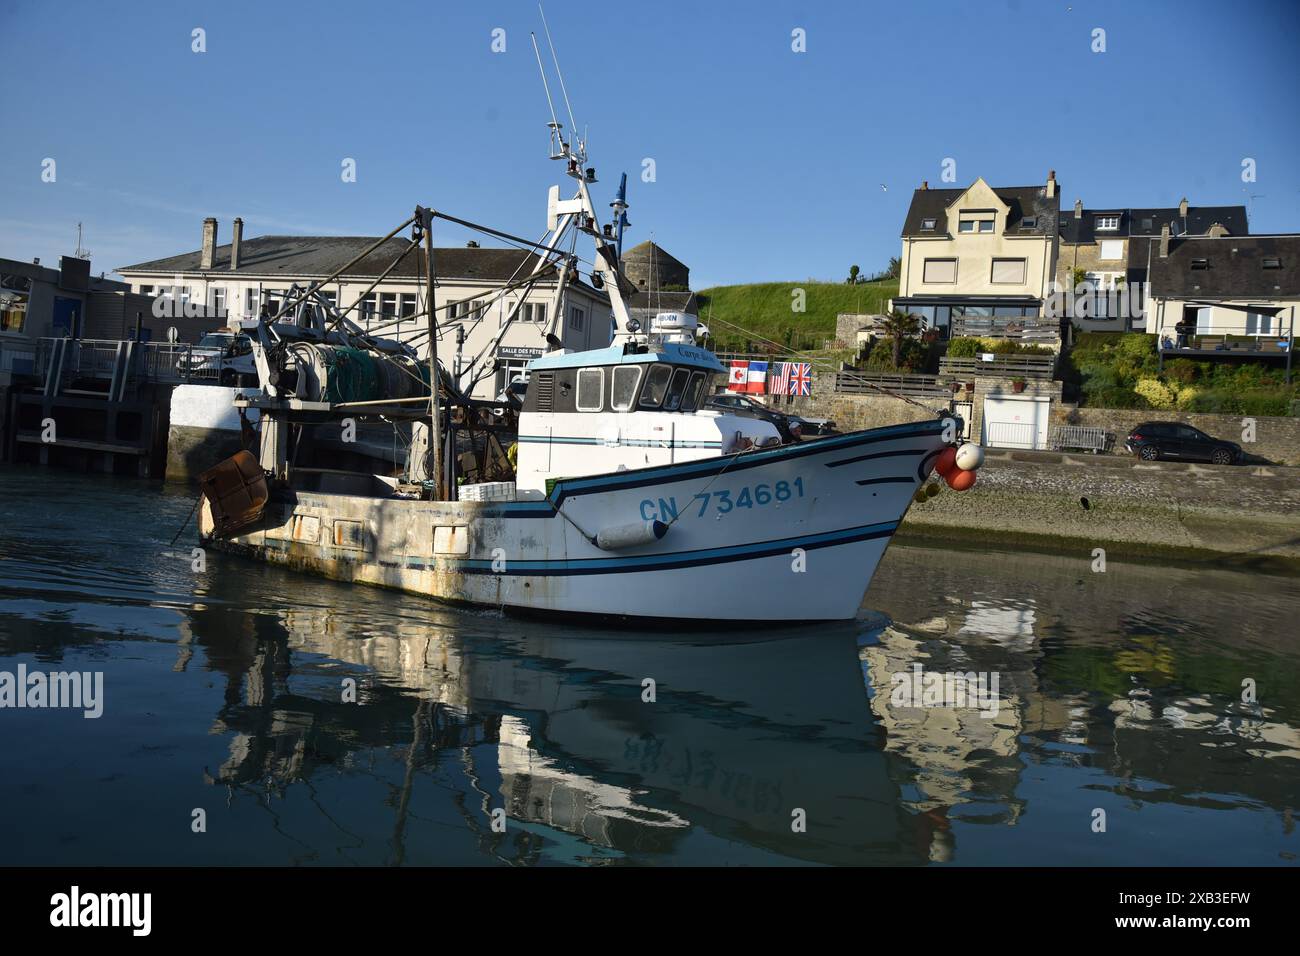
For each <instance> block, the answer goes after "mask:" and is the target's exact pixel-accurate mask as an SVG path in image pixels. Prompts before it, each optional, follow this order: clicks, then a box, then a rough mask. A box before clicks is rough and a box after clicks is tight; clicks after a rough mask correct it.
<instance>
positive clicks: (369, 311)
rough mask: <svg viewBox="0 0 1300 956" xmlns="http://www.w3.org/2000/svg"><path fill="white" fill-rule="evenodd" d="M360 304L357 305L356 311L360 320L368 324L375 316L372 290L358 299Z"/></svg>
mask: <svg viewBox="0 0 1300 956" xmlns="http://www.w3.org/2000/svg"><path fill="white" fill-rule="evenodd" d="M358 301H359V302H360V303H361V304H360V305H358V306H357V313H358V314H359V315H360V316H361V318H362V320H363V321H364V322H366V324H367V325H368V324H369V323H370V320H371V319H373V318H374V317H375V294H374V293H373V292H372V293H370V294H369V295H367V296H363V297H362V298H361V299H360V300H358Z"/></svg>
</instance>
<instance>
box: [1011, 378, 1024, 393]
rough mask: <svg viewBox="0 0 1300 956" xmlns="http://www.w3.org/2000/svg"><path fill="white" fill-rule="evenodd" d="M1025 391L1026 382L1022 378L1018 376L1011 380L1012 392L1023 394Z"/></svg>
mask: <svg viewBox="0 0 1300 956" xmlns="http://www.w3.org/2000/svg"><path fill="white" fill-rule="evenodd" d="M1024 390H1025V380H1024V379H1023V378H1022V377H1021V376H1019V375H1017V376H1016V377H1015V378H1013V379H1012V380H1011V391H1013V392H1023V391H1024Z"/></svg>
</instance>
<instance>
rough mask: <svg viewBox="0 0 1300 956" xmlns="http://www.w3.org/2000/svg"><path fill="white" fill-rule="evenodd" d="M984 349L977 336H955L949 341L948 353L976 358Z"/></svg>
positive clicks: (955, 356) (954, 356)
mask: <svg viewBox="0 0 1300 956" xmlns="http://www.w3.org/2000/svg"><path fill="white" fill-rule="evenodd" d="M983 350H984V349H983V346H981V345H980V340H979V339H976V338H955V339H950V340H949V342H948V354H949V355H950V356H952V357H953V358H974V357H975V356H976V355H978V354H979V353H980V352H982V351H983Z"/></svg>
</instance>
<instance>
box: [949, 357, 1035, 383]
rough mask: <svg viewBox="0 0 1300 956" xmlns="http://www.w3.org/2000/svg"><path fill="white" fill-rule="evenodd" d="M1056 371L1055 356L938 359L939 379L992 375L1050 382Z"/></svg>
mask: <svg viewBox="0 0 1300 956" xmlns="http://www.w3.org/2000/svg"><path fill="white" fill-rule="evenodd" d="M1055 371H1056V356H1055V355H994V356H993V360H992V361H985V360H984V359H982V358H979V357H978V356H977V357H975V358H954V357H952V356H950V355H945V356H944V357H943V358H941V359H939V377H940V378H969V377H970V376H972V375H976V376H978V375H993V376H996V377H998V378H1016V377H1017V376H1019V377H1021V378H1033V379H1045V380H1047V381H1051V379H1052V376H1053V375H1054V374H1055Z"/></svg>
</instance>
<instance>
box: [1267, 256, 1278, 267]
mask: <svg viewBox="0 0 1300 956" xmlns="http://www.w3.org/2000/svg"><path fill="white" fill-rule="evenodd" d="M1264 268H1265V269H1281V268H1282V260H1281V259H1280V258H1278V257H1277V256H1265V257H1264Z"/></svg>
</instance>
